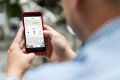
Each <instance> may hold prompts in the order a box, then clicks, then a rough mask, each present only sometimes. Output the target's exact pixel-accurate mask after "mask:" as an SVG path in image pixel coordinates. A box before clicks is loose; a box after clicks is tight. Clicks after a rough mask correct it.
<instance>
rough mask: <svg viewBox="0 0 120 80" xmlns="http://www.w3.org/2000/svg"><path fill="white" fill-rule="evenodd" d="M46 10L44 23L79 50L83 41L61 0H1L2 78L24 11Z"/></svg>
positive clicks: (0, 77) (0, 57) (0, 62)
mask: <svg viewBox="0 0 120 80" xmlns="http://www.w3.org/2000/svg"><path fill="white" fill-rule="evenodd" d="M31 11H42V12H44V15H43V17H44V23H45V24H47V25H49V26H51V27H53V28H54V29H55V30H57V31H58V32H60V33H61V34H63V35H64V36H65V37H66V38H67V40H68V41H69V43H70V45H71V48H72V49H73V50H74V51H76V52H77V50H78V48H79V47H80V44H81V41H79V40H78V39H77V37H76V36H75V34H74V32H73V31H72V30H71V28H70V27H69V25H67V23H66V21H65V16H64V14H63V9H62V8H61V6H60V0H0V79H2V78H3V77H4V76H5V73H6V60H7V50H8V48H9V47H10V44H11V43H12V41H13V39H14V36H15V34H16V32H17V30H18V28H19V27H20V26H21V25H22V22H21V14H22V12H31Z"/></svg>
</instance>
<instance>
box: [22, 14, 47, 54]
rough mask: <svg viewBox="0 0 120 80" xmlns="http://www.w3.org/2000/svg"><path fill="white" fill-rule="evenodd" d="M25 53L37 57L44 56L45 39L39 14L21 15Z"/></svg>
mask: <svg viewBox="0 0 120 80" xmlns="http://www.w3.org/2000/svg"><path fill="white" fill-rule="evenodd" d="M22 20H23V26H24V39H25V47H26V52H27V53H30V52H34V53H35V54H37V55H45V54H46V44H45V37H44V34H43V30H44V26H43V17H42V13H41V12H24V13H23V14H22Z"/></svg>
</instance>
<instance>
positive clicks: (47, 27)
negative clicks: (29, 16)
mask: <svg viewBox="0 0 120 80" xmlns="http://www.w3.org/2000/svg"><path fill="white" fill-rule="evenodd" d="M44 29H45V30H53V29H52V28H51V27H50V26H48V25H44Z"/></svg>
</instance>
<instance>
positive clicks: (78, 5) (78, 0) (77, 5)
mask: <svg viewBox="0 0 120 80" xmlns="http://www.w3.org/2000/svg"><path fill="white" fill-rule="evenodd" d="M84 1H85V0H72V1H71V6H72V8H74V9H76V10H79V11H81V10H82V9H83V7H84Z"/></svg>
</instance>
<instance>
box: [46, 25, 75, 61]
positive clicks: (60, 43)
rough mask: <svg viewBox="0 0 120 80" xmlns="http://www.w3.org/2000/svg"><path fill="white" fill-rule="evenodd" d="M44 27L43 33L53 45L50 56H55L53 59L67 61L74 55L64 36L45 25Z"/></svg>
mask: <svg viewBox="0 0 120 80" xmlns="http://www.w3.org/2000/svg"><path fill="white" fill-rule="evenodd" d="M44 27H45V30H44V34H45V36H46V37H48V38H49V39H50V43H51V45H52V47H53V53H54V54H52V56H54V57H56V59H55V61H67V60H70V59H72V58H74V57H75V56H76V54H75V53H74V52H73V50H72V49H71V48H70V46H69V45H68V42H67V40H66V39H65V37H64V36H62V35H61V34H59V33H58V32H56V31H55V30H54V29H52V28H51V27H49V26H47V25H45V26H44ZM48 46H49V45H48ZM48 49H49V48H48Z"/></svg>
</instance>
